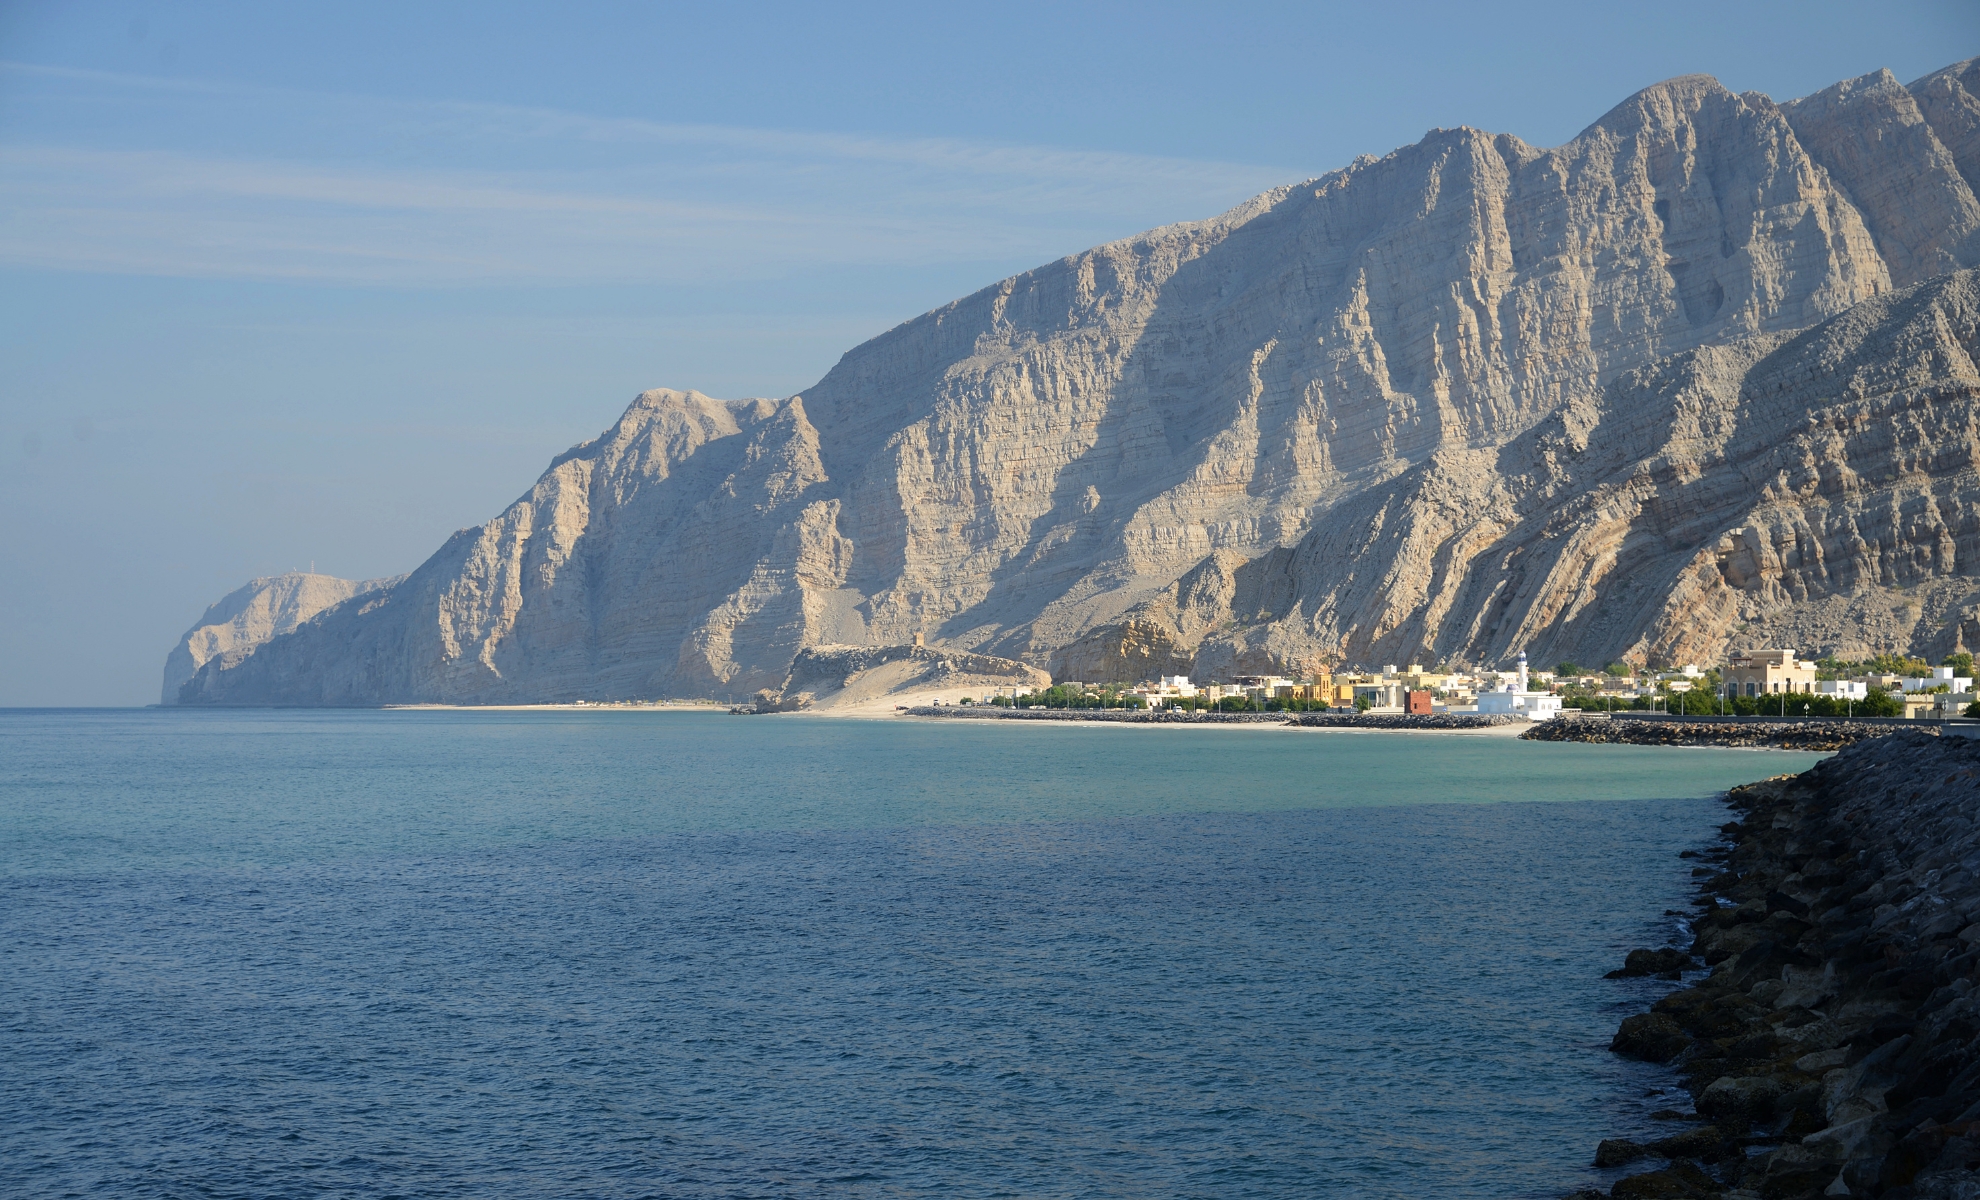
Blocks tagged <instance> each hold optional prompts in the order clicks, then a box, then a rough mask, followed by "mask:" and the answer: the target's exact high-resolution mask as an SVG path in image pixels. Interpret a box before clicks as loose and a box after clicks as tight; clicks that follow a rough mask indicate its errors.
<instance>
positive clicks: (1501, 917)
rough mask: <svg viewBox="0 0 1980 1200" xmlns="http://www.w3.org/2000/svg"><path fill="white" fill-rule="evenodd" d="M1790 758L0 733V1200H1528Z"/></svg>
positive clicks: (1648, 1084) (1624, 1114) (220, 723)
mask: <svg viewBox="0 0 1980 1200" xmlns="http://www.w3.org/2000/svg"><path fill="white" fill-rule="evenodd" d="M1813 759H1814V756H1812V755H1789V754H1764V755H1763V754H1755V753H1750V752H1737V751H1709V750H1667V749H1653V748H1641V747H1625V746H1579V745H1549V744H1529V743H1522V742H1517V741H1512V740H1507V739H1502V738H1488V737H1477V736H1450V735H1414V734H1345V733H1335V732H1323V731H1282V730H1273V729H1231V728H1216V729H1201V730H1177V729H1131V728H1128V729H1122V728H1093V727H1084V726H1055V725H1039V724H1033V723H1024V724H1018V723H1007V724H996V725H988V724H986V725H978V724H962V723H943V724H933V723H929V724H922V723H907V722H875V723H865V722H838V721H823V720H812V719H804V718H774V719H750V720H743V719H736V718H731V717H727V716H720V715H713V714H707V715H703V714H692V713H678V712H677V713H623V712H600V713H584V714H580V713H568V714H567V713H449V712H402V713H362V712H353V713H296V712H270V713H230V712H169V711H133V712H24V711H11V712H7V711H0V1023H3V1024H4V1029H5V1032H6V1037H5V1042H4V1044H0V1164H4V1165H0V1174H4V1176H5V1182H4V1183H0V1190H4V1191H5V1192H6V1193H8V1194H15V1195H30V1196H40V1195H48V1196H55V1195H103V1196H175V1197H176V1196H216V1197H231V1196H241V1197H250V1196H252V1197H271V1196H298V1197H300V1196H345V1195H348V1196H388V1195H389V1196H456V1195H459V1196H502V1197H508V1196H514V1197H539V1196H612V1197H617V1196H627V1197H633V1196H682V1197H703V1196H710V1197H712V1196H778V1195H793V1196H795V1195H813V1194H825V1195H841V1196H909V1195H927V1196H945V1197H946V1196H1136V1197H1139V1196H1218V1197H1228V1196H1315V1195H1324V1196H1334V1195H1339V1196H1396V1197H1404V1196H1407V1197H1436V1196H1452V1197H1456V1196H1464V1197H1476V1196H1536V1197H1554V1196H1559V1195H1561V1194H1562V1193H1564V1192H1566V1191H1569V1190H1571V1189H1573V1188H1575V1187H1578V1186H1582V1185H1585V1184H1587V1183H1590V1182H1592V1181H1594V1179H1595V1175H1594V1173H1593V1172H1592V1171H1590V1170H1589V1169H1587V1168H1585V1167H1584V1166H1583V1164H1585V1163H1586V1162H1587V1161H1588V1159H1589V1157H1590V1155H1591V1153H1592V1151H1593V1148H1594V1145H1595V1143H1596V1141H1597V1140H1598V1139H1600V1138H1602V1137H1606V1136H1612V1135H1614V1134H1616V1133H1617V1132H1619V1131H1620V1132H1627V1131H1629V1130H1631V1129H1635V1128H1638V1127H1641V1126H1643V1124H1644V1122H1645V1120H1646V1116H1647V1113H1648V1111H1649V1110H1650V1109H1652V1108H1655V1107H1659V1106H1662V1105H1664V1104H1666V1103H1668V1102H1669V1100H1668V1098H1665V1097H1657V1096H1647V1095H1645V1093H1646V1092H1648V1091H1650V1090H1652V1089H1655V1088H1658V1087H1660V1086H1664V1085H1663V1083H1662V1080H1661V1076H1660V1075H1658V1073H1657V1072H1656V1071H1655V1070H1654V1069H1651V1068H1645V1067H1641V1066H1635V1065H1632V1064H1627V1063H1623V1062H1620V1061H1618V1060H1616V1059H1615V1058H1613V1057H1612V1056H1611V1055H1609V1054H1608V1053H1607V1052H1606V1050H1605V1049H1604V1047H1605V1046H1606V1044H1607V1040H1608V1037H1609V1035H1610V1034H1611V1033H1612V1032H1613V1030H1614V1027H1615V1024H1616V1021H1617V1020H1618V1019H1619V1017H1620V1015H1621V1014H1622V1013H1623V1012H1624V1011H1625V1010H1626V1009H1627V1008H1629V1007H1630V1006H1632V1005H1635V1004H1640V1003H1642V1002H1643V1000H1644V999H1645V998H1646V996H1647V994H1648V993H1647V992H1646V989H1649V988H1653V987H1656V986H1658V985H1655V984H1652V983H1647V982H1634V981H1632V982H1616V981H1609V980H1604V979H1602V978H1601V975H1602V973H1603V972H1604V971H1605V970H1608V969H1609V968H1610V967H1612V966H1614V965H1615V963H1616V961H1617V960H1618V959H1619V958H1620V956H1621V954H1622V952H1623V951H1625V950H1627V949H1628V948H1629V947H1631V946H1634V945H1642V944H1647V943H1651V942H1657V941H1661V940H1662V938H1663V937H1664V935H1665V934H1666V933H1668V932H1669V930H1670V919H1669V918H1665V917H1661V916H1660V915H1659V914H1660V913H1661V912H1662V910H1663V909H1664V908H1666V907H1676V906H1681V905H1682V903H1683V901H1684V899H1685V896H1686V885H1687V883H1688V870H1687V869H1686V868H1688V867H1689V866H1690V864H1689V863H1688V862H1680V861H1679V860H1678V858H1677V857H1676V855H1677V852H1678V851H1679V850H1681V849H1684V848H1686V847H1690V846H1696V845H1701V844H1704V843H1705V842H1706V841H1707V840H1708V839H1709V838H1710V837H1711V836H1712V831H1713V826H1714V825H1716V824H1717V823H1718V822H1720V821H1723V820H1724V819H1725V817H1724V815H1723V813H1722V810H1721V809H1720V807H1719V805H1718V804H1717V803H1716V802H1715V801H1714V800H1713V799H1711V797H1712V796H1713V794H1714V793H1715V792H1717V791H1719V790H1721V789H1723V788H1724V787H1726V786H1728V785H1730V784H1733V783H1736V782H1740V781H1744V780H1748V779H1753V778H1757V777H1760V776H1764V775H1769V774H1776V773H1779V772H1782V771H1788V770H1800V769H1803V768H1804V767H1805V766H1807V765H1808V764H1809V763H1810V762H1812V761H1813ZM1665 986H1667V985H1665Z"/></svg>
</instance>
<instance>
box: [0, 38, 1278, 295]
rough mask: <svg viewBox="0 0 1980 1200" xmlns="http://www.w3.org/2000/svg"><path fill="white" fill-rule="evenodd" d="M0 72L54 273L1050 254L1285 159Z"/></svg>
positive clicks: (524, 268)
mask: <svg viewBox="0 0 1980 1200" xmlns="http://www.w3.org/2000/svg"><path fill="white" fill-rule="evenodd" d="M0 75H4V77H5V78H6V81H7V86H8V88H9V91H10V93H11V94H12V97H13V99H14V100H15V101H17V102H18V101H20V100H21V99H22V97H23V96H25V97H26V103H16V104H15V105H14V107H15V108H16V110H17V111H24V112H26V113H28V114H29V117H28V119H26V120H19V119H17V120H10V121H7V122H5V123H4V124H0V213H3V214H4V218H5V219H4V221H0V263H6V264H12V265H15V266H24V267H35V268H41V269H58V270H60V269H70V270H87V271H129V272H138V273H152V274H170V275H187V276H200V277H221V278H229V277H233V278H273V279H308V280H316V281H324V282H340V283H353V284H395V285H410V286H421V285H453V284H460V283H468V282H485V281H504V282H518V283H526V282H553V283H574V282H635V281H638V282H655V283H679V284H693V283H696V282H701V281H708V280H711V279H722V280H725V281H733V280H736V279H764V280H770V279H775V278H776V277H778V276H779V275H780V274H784V273H788V272H790V271H793V270H805V269H810V268H817V267H828V266H835V265H852V264H864V265H875V266H886V265H902V264H913V265H926V264H930V263H936V262H974V261H1004V260H1010V259H1013V258H1018V259H1025V258H1031V259H1036V260H1041V261H1042V260H1044V259H1048V258H1050V257H1054V256H1056V255H1059V254H1063V253H1068V252H1071V251H1074V250H1077V249H1080V248H1083V247H1084V246H1086V245H1088V244H1091V243H1092V242H1095V241H1100V240H1105V239H1107V238H1111V237H1119V236H1124V235H1126V234H1129V233H1132V232H1135V231H1136V230H1138V229H1140V228H1144V227H1147V226H1149V225H1154V224H1159V223H1162V222H1164V221H1168V220H1174V219H1177V218H1187V217H1205V216H1210V215H1212V214H1214V213H1216V212H1218V211H1221V210H1222V209H1223V208H1226V207H1229V206H1230V205H1232V204H1235V203H1237V202H1239V201H1241V200H1242V199H1244V198H1245V197H1247V196H1249V195H1252V194H1254V193H1256V192H1257V191H1260V190H1262V189H1264V188H1266V187H1269V186H1271V185H1273V184H1275V183H1279V182H1284V181H1285V179H1286V178H1287V177H1288V174H1289V173H1288V172H1285V171H1282V170H1277V169H1273V168H1265V167H1257V166H1243V165H1233V164H1227V163H1205V162H1196V161H1191V160H1184V159H1173V158H1161V157H1154V156H1141V155H1129V154H1114V153H1103V152H1088V151H1077V150H1064V149H1056V148H1051V147H1034V146H1006V145H993V144H983V143H972V142H967V141H959V140H953V139H930V138H882V137H873V136H864V135H854V134H844V133H814V132H793V131H784V130H764V129H747V128H734V127H726V126H714V125H693V124H667V123H663V122H654V121H644V120H637V119H626V118H600V117H593V116H588V115H585V114H580V113H569V112H560V111H556V110H551V109H541V108H525V107H515V106H505V105H491V104H470V103H455V102H446V101H407V100H399V99H390V98H379V97H369V96H350V95H337V94H325V93H313V92H301V91H288V90H283V89H271V88H245V87H235V86H231V85H219V84H202V83H197V82H192V83H188V82H185V81H177V80H158V79H150V78H145V77H137V76H118V75H109V74H105V73H101V72H88V71H73V70H65V69H59V68H47V67H38V66H30V65H22V64H4V65H0ZM120 97H121V98H125V99H128V100H129V101H130V102H131V103H132V105H133V106H134V108H142V109H143V110H144V112H145V114H146V116H147V117H149V118H150V123H148V124H140V125H139V126H138V127H137V129H136V131H135V132H134V133H126V134H124V135H122V137H121V140H111V139H108V138H105V137H103V136H102V135H101V134H100V133H99V132H97V131H96V130H97V127H94V126H90V125H88V124H87V123H84V122H76V123H75V126H74V127H73V128H70V127H68V126H66V125H65V123H64V121H63V114H64V112H65V111H67V109H68V108H72V107H76V108H79V107H82V106H85V105H87V106H93V107H95V108H98V109H100V108H101V106H102V105H104V104H105V103H111V104H115V103H116V102H117V101H118V100H119V98H120ZM180 106H192V107H194V108H197V109H199V110H201V112H202V115H203V116H204V117H205V118H206V119H205V120H204V121H203V122H202V123H201V127H202V128H211V127H212V126H213V125H214V120H213V118H214V115H215V111H216V110H218V111H220V112H221V113H223V114H226V115H227V116H228V118H229V122H230V123H223V126H224V128H225V129H226V131H227V132H226V135H225V136H224V137H223V138H221V139H220V144H213V139H211V138H209V139H208V144H204V145H184V144H175V138H174V136H173V129H174V122H172V121H171V120H169V119H165V117H163V116H161V111H163V112H165V113H167V114H169V110H171V109H173V108H175V107H180ZM236 110H238V114H239V115H238V116H235V115H233V114H234V113H235V111H236ZM351 131H362V135H361V136H355V137H354V136H353V135H352V133H351ZM518 164H521V165H518ZM985 282H988V280H986V281H985Z"/></svg>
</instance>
